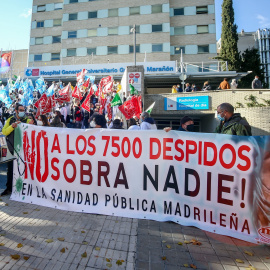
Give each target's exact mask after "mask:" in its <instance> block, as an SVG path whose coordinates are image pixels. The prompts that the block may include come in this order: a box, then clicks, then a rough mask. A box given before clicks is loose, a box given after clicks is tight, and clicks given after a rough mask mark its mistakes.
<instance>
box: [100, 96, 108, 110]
mask: <svg viewBox="0 0 270 270" xmlns="http://www.w3.org/2000/svg"><path fill="white" fill-rule="evenodd" d="M106 102H107V99H106V98H100V105H101V106H102V107H103V108H105V104H106Z"/></svg>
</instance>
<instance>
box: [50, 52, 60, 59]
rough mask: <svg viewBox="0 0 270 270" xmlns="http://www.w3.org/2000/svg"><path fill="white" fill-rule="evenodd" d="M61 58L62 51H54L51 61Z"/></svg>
mask: <svg viewBox="0 0 270 270" xmlns="http://www.w3.org/2000/svg"><path fill="white" fill-rule="evenodd" d="M53 60H60V53H52V57H51V61H53Z"/></svg>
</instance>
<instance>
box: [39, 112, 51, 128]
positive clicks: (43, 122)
mask: <svg viewBox="0 0 270 270" xmlns="http://www.w3.org/2000/svg"><path fill="white" fill-rule="evenodd" d="M37 125H38V126H43V127H49V126H50V123H49V121H48V119H47V117H46V116H45V115H43V114H41V115H40V116H39V117H38V120H37Z"/></svg>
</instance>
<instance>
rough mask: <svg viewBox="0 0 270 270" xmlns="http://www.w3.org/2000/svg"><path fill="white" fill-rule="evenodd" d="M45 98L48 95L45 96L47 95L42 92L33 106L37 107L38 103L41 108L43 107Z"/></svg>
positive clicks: (46, 98) (45, 101)
mask: <svg viewBox="0 0 270 270" xmlns="http://www.w3.org/2000/svg"><path fill="white" fill-rule="evenodd" d="M47 100H48V97H47V95H46V94H45V93H44V94H43V95H42V96H41V97H40V99H39V100H38V101H37V102H36V103H35V104H34V106H35V107H36V108H38V107H39V105H40V107H41V108H43V107H45V105H46V103H47Z"/></svg>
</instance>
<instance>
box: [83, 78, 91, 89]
mask: <svg viewBox="0 0 270 270" xmlns="http://www.w3.org/2000/svg"><path fill="white" fill-rule="evenodd" d="M89 84H90V78H88V79H87V80H86V81H85V83H84V84H83V86H84V87H89Z"/></svg>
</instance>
